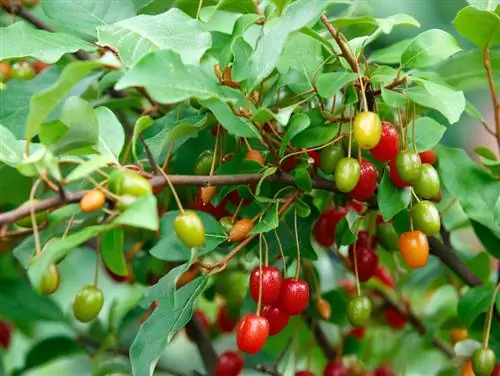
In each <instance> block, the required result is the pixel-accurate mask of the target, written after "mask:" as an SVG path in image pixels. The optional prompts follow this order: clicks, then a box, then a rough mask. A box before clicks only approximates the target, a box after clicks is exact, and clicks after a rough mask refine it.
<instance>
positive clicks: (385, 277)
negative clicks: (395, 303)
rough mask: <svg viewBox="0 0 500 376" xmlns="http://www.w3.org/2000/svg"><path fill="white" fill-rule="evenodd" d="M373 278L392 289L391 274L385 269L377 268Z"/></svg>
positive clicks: (392, 280)
mask: <svg viewBox="0 0 500 376" xmlns="http://www.w3.org/2000/svg"><path fill="white" fill-rule="evenodd" d="M375 277H377V279H378V280H379V281H380V282H382V283H383V284H384V285H386V286H387V287H390V288H394V286H395V285H394V279H392V275H391V272H390V271H389V270H388V269H387V268H385V267H383V266H379V267H378V269H377V271H376V272H375Z"/></svg>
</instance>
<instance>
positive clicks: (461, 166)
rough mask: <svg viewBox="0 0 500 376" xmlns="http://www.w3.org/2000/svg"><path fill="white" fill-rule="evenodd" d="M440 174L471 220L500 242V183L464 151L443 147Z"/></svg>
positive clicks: (438, 150) (438, 148) (440, 149)
mask: <svg viewBox="0 0 500 376" xmlns="http://www.w3.org/2000/svg"><path fill="white" fill-rule="evenodd" d="M436 152H437V154H438V156H439V165H438V171H439V176H440V178H441V181H442V183H443V185H444V186H445V187H446V189H447V190H448V191H449V192H450V193H451V194H452V195H453V196H455V197H457V198H458V200H459V201H460V204H461V205H462V207H463V209H464V211H465V213H466V214H467V215H468V216H469V218H472V219H474V220H475V221H477V222H479V223H481V224H482V225H483V226H486V227H487V228H489V229H490V230H491V231H492V232H493V233H494V234H495V236H497V237H498V238H500V223H498V221H497V220H496V218H498V217H499V215H498V211H500V209H499V208H497V207H496V206H495V205H496V202H497V199H498V197H499V193H500V181H498V180H497V179H495V178H494V177H493V176H491V175H490V174H488V173H487V172H486V171H484V170H483V169H481V168H480V167H478V166H477V165H476V164H475V163H474V161H472V159H470V157H469V156H468V155H467V153H466V152H465V151H464V150H461V149H455V148H447V147H444V146H439V147H437V148H436Z"/></svg>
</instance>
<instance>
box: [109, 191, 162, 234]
mask: <svg viewBox="0 0 500 376" xmlns="http://www.w3.org/2000/svg"><path fill="white" fill-rule="evenodd" d="M158 222H159V219H158V209H157V207H156V197H155V196H153V195H147V196H143V197H139V198H137V199H136V200H135V201H134V203H133V204H132V205H130V207H128V208H127V210H125V212H123V214H121V215H119V216H118V217H117V218H116V219H115V220H114V221H113V223H116V224H121V225H127V226H132V227H138V228H144V229H146V230H151V231H156V230H158Z"/></svg>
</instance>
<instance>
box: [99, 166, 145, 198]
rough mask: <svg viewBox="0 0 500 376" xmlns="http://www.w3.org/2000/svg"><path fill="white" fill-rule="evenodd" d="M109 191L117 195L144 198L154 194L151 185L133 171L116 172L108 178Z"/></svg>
mask: <svg viewBox="0 0 500 376" xmlns="http://www.w3.org/2000/svg"><path fill="white" fill-rule="evenodd" d="M108 187H109V190H110V191H111V192H112V193H114V194H116V195H123V196H132V197H142V196H147V195H150V194H152V193H153V189H152V188H151V184H149V181H148V180H147V179H146V178H144V177H143V176H141V175H139V174H136V173H135V172H132V171H123V170H114V171H113V172H112V173H111V174H109V177H108Z"/></svg>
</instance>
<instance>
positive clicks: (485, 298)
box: [457, 285, 494, 327]
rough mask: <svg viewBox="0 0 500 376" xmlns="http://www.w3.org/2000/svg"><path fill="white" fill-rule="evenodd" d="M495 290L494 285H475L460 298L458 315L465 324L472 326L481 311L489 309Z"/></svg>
mask: <svg viewBox="0 0 500 376" xmlns="http://www.w3.org/2000/svg"><path fill="white" fill-rule="evenodd" d="M493 291H494V286H492V285H484V286H480V287H474V288H471V289H470V290H469V291H467V293H466V294H465V295H464V296H463V297H462V298H461V299H460V301H459V302H458V307H457V315H458V317H459V318H460V320H462V322H463V323H464V324H465V325H467V326H468V327H470V326H471V325H472V324H473V323H474V320H475V319H476V318H477V317H478V316H479V315H480V314H481V313H483V312H487V311H488V308H489V307H490V304H491V302H492V299H493Z"/></svg>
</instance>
